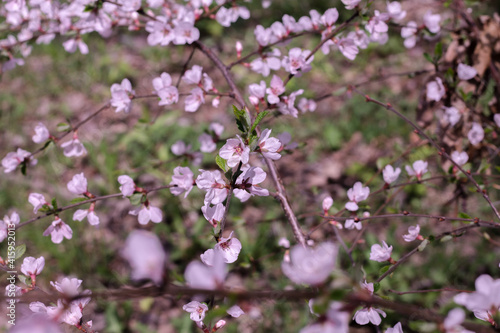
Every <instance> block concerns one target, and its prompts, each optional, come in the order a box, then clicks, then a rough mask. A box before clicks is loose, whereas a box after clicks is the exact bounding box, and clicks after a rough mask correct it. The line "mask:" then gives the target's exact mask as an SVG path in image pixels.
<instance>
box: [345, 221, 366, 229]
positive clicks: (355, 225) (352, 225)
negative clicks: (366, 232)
mask: <svg viewBox="0 0 500 333" xmlns="http://www.w3.org/2000/svg"><path fill="white" fill-rule="evenodd" d="M344 227H345V228H346V229H348V230H353V229H354V228H356V229H358V230H361V227H362V224H361V222H354V220H353V219H347V220H345V223H344Z"/></svg>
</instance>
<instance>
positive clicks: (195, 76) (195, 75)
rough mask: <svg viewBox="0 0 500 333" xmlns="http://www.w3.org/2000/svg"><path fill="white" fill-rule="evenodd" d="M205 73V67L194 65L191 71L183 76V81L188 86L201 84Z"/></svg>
mask: <svg viewBox="0 0 500 333" xmlns="http://www.w3.org/2000/svg"><path fill="white" fill-rule="evenodd" d="M202 72H203V67H201V66H198V65H194V66H193V67H192V68H191V69H188V70H187V71H186V73H184V75H183V76H182V81H183V82H186V83H187V84H195V85H197V84H199V83H200V82H201V76H202Z"/></svg>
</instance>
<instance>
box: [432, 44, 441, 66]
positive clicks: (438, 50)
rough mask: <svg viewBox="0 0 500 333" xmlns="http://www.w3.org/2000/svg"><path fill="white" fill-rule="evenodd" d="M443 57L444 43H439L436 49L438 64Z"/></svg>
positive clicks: (435, 55) (435, 57)
mask: <svg viewBox="0 0 500 333" xmlns="http://www.w3.org/2000/svg"><path fill="white" fill-rule="evenodd" d="M442 55H443V43H441V42H439V43H437V44H436V47H435V48H434V61H435V62H437V61H438V60H439V59H441V57H442Z"/></svg>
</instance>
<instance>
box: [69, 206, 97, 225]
mask: <svg viewBox="0 0 500 333" xmlns="http://www.w3.org/2000/svg"><path fill="white" fill-rule="evenodd" d="M84 218H87V221H89V224H90V225H98V224H99V223H100V222H101V221H100V220H99V216H97V215H96V213H95V212H94V210H93V208H92V206H91V209H78V210H76V211H75V213H74V214H73V220H74V221H82V220H83V219H84Z"/></svg>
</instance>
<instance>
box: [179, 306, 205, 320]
mask: <svg viewBox="0 0 500 333" xmlns="http://www.w3.org/2000/svg"><path fill="white" fill-rule="evenodd" d="M182 310H184V311H186V312H188V313H189V318H191V320H192V321H195V322H197V321H202V320H203V319H204V318H205V312H207V311H208V306H207V305H206V304H205V303H200V302H198V301H192V302H189V303H188V304H185V305H184V306H183V307H182Z"/></svg>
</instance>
